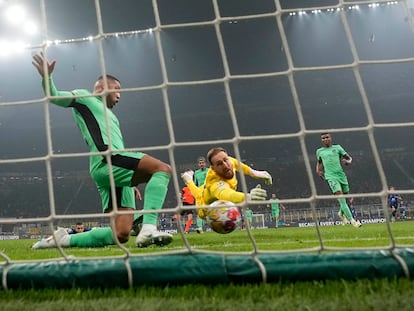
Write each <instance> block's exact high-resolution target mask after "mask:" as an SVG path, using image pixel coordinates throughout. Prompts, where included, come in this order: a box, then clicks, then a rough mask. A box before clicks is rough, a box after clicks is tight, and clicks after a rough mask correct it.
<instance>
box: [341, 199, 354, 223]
mask: <svg viewBox="0 0 414 311" xmlns="http://www.w3.org/2000/svg"><path fill="white" fill-rule="evenodd" d="M338 202H339V205H340V206H341V212H342V214H344V215H345V216H346V218H348V220H351V219H352V214H351V211H350V210H349V207H348V204H346V199H345V198H340V199H338Z"/></svg>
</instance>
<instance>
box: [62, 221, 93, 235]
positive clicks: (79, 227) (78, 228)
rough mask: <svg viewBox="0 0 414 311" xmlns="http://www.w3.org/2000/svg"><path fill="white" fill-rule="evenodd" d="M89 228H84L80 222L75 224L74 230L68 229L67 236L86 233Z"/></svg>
mask: <svg viewBox="0 0 414 311" xmlns="http://www.w3.org/2000/svg"><path fill="white" fill-rule="evenodd" d="M90 230H91V228H85V226H84V225H83V223H82V222H77V223H76V224H75V227H74V228H69V229H68V230H67V231H68V233H69V234H77V233H82V232H88V231H90Z"/></svg>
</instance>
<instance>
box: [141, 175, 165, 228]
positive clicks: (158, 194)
mask: <svg viewBox="0 0 414 311" xmlns="http://www.w3.org/2000/svg"><path fill="white" fill-rule="evenodd" d="M169 182H170V175H169V174H168V173H165V172H157V173H154V174H153V175H152V177H151V179H150V180H149V181H148V183H147V186H146V187H145V193H144V211H148V210H155V209H161V208H162V205H163V204H164V200H165V196H166V195H167V190H168V183H169ZM157 220H158V214H157V213H154V214H144V218H143V222H142V223H143V224H150V225H157Z"/></svg>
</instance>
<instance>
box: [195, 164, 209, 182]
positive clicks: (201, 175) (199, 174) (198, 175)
mask: <svg viewBox="0 0 414 311" xmlns="http://www.w3.org/2000/svg"><path fill="white" fill-rule="evenodd" d="M207 171H208V169H207V168H205V169H204V170H201V169H198V170H196V171H195V172H194V183H195V184H196V186H198V187H199V186H201V185H204V182H205V180H206V176H207Z"/></svg>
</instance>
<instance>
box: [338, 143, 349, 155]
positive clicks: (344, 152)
mask: <svg viewBox="0 0 414 311" xmlns="http://www.w3.org/2000/svg"><path fill="white" fill-rule="evenodd" d="M338 150H339V155H340V156H341V157H342V156H344V155H346V154H347V152H346V151H345V149H344V148H342V146H341V145H338Z"/></svg>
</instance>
